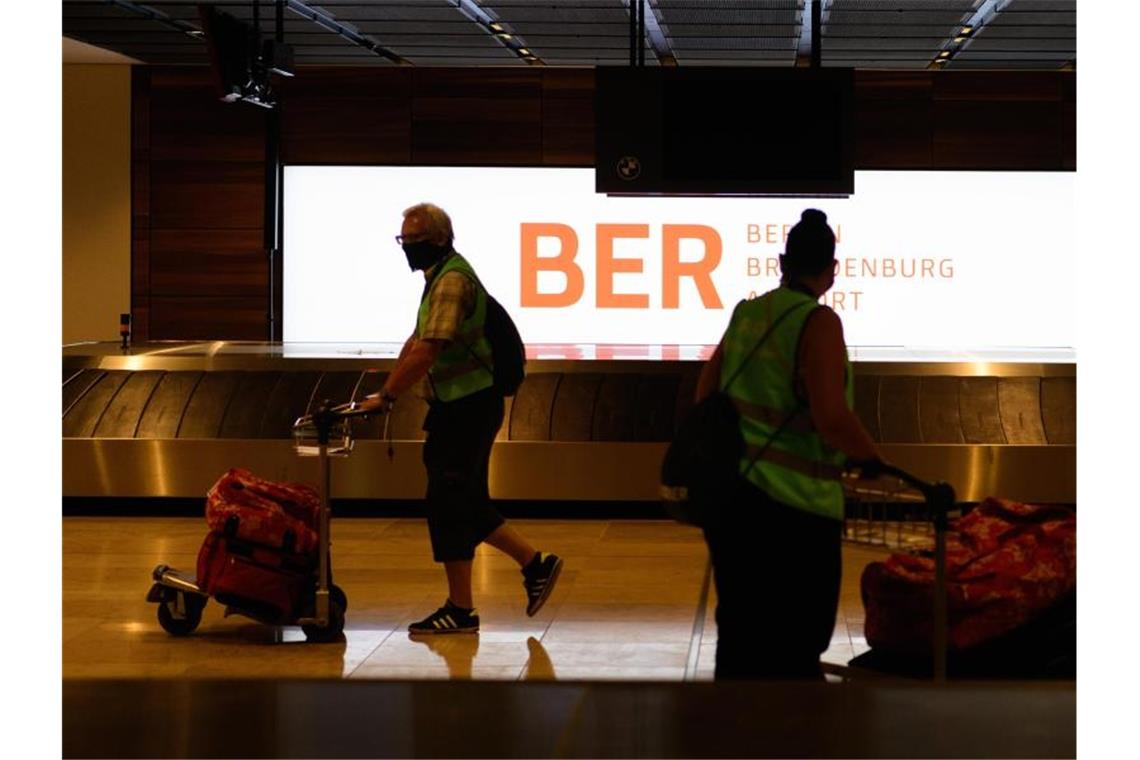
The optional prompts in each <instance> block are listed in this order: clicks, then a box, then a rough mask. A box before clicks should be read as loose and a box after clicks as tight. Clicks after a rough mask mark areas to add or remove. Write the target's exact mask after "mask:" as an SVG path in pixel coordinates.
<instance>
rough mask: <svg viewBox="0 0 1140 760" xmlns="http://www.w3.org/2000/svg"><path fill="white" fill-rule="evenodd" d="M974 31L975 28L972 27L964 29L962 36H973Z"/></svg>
mask: <svg viewBox="0 0 1140 760" xmlns="http://www.w3.org/2000/svg"><path fill="white" fill-rule="evenodd" d="M973 31H974V27H972V26H964V27H962V34H971V33H972V32H973Z"/></svg>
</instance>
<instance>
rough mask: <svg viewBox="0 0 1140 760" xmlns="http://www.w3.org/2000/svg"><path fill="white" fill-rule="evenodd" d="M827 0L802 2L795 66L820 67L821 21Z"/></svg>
mask: <svg viewBox="0 0 1140 760" xmlns="http://www.w3.org/2000/svg"><path fill="white" fill-rule="evenodd" d="M825 4H828V0H804V9H803V11H802V15H801V17H800V39H799V42H798V43H797V44H796V66H801V67H805V66H810V67H812V68H813V69H818V68H819V67H820V66H821V65H822V49H823V20H824V16H825V15H826V12H827V10H826V9H825V8H824V5H825Z"/></svg>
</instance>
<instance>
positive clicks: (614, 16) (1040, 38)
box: [61, 0, 1076, 69]
mask: <svg viewBox="0 0 1140 760" xmlns="http://www.w3.org/2000/svg"><path fill="white" fill-rule="evenodd" d="M138 4H139V5H144V6H146V7H149V8H152V9H154V10H156V11H159V12H160V13H163V14H165V15H166V16H168V17H170V18H171V19H177V20H179V21H181V22H182V23H184V24H190V25H192V26H194V27H197V26H198V23H199V22H198V10H197V3H195V2H187V1H186V0H148V1H147V2H139V3H138ZM209 4H212V5H215V6H218V7H219V8H221V9H223V10H225V11H226V12H228V13H231V14H232V15H234V16H237V17H238V18H242V19H245V20H249V19H251V17H252V7H251V1H250V0H215V1H214V2H212V3H209ZM309 5H310V6H313V7H315V8H318V9H319V10H321V11H322V12H323V13H325V14H327V15H329V16H331V17H333V18H335V19H336V20H337V21H338V22H340V23H342V24H345V25H346V26H348V27H350V28H351V29H353V30H355V31H356V32H358V33H359V34H361V35H363V36H365V37H367V38H368V39H370V40H371V41H373V42H374V43H376V44H378V45H380V46H382V47H383V48H385V49H387V50H389V51H391V52H393V53H395V54H397V55H399V56H400V57H402V58H403V59H404V60H406V61H407V62H409V63H411V64H413V65H423V66H440V65H446V66H499V65H526V63H525V62H524V61H521V60H520V59H519V57H518V56H517V55H516V54H515V53H514V52H513V51H512V50H510V49H509V48H508V47H507V46H506V45H505V44H504V43H503V42H502V41H500V40H499V39H497V38H496V37H495V35H494V34H493V33H491V32H490V31H489V29H488V28H487V27H486V25H485V24H484V23H480V19H481V20H482V21H483V22H487V21H497V22H499V23H501V24H502V25H503V27H504V29H505V30H506V31H507V32H510V33H511V34H512V35H514V38H515V39H514V41H513V44H524V45H526V46H527V47H528V48H529V49H530V50H531V51H532V52H533V53H534V54H535V55H537V56H538V58H539V63H540V64H541V65H547V66H583V65H585V66H590V65H614V64H624V63H626V62H628V60H629V20H630V17H629V9H628V6H629V0H545V1H541V0H321V1H320V2H310V3H309ZM647 5H648V8H649V10H650V12H651V14H652V16H651V18H650V19H649V22H650V23H649V27H650V33H651V35H655V36H653V40H654V44H655V46H656V47H657V51H659V52H660V53H661V54H662V55H664V56H665V59H666V61H667V62H670V63H671V62H673V61H674V60H675V62H676V63H677V64H678V65H682V66H683V65H732V64H734V63H735V64H737V65H743V66H772V65H784V66H792V65H795V64H796V60H797V54H800V55H802V52H803V50H804V46H805V44H806V43H807V42H808V40H807V38H806V37H805V36H804V35H803V34H802V31H803V29H802V24H803V23H804V21H805V18H806V19H807V21H808V23H810V14H805V11H804V7H805V4H804V2H803V0H648V3H647ZM983 6H985V8H986V9H987V10H988V11H989V9H990V8H991V6H990V5H987V4H985V3H984V2H983V0H823V5H822V21H823V39H822V43H821V50H822V61H823V65H825V66H829V65H830V66H854V67H858V68H907V69H909V68H916V67H921V66H929V65H931V61H933V60H934V58H935V57H936V56H937V55H938V53H939V51H940V50H943V49H951V50H954V56H953V57H952V58H951V59H950V61H949V62H948V63H947V64H946V65H947V66H948V67H955V66H961V67H975V68H976V67H984V66H990V67H993V68H1033V67H1035V66H1036V67H1040V68H1057V67H1058V66H1060V65H1064V64H1066V63H1069V62H1071V61H1073V60H1075V58H1076V1H1075V0H1002V2H999V3H997V4H996V6H993V7H994V8H996V9H997V10H996V12H988V13H987V17H986V18H985V19H983V21H984V23H983V24H982V25H981V26H979V28H978V29H977V31H976V32H975V34H974V35H973V36H972V38H970V39H968V40H966V41H964V42H963V43H961V44H960V46H959V45H958V44H955V43H952V42H951V40H952V39H953V38H954V35H955V34H957V33H958V32H959V30H960V29H961V26H962V25H963V24H965V23H966V22H967V21H970V20H971V19H972V18H973V17H974V15H975V13H976V12H977V11H978V9H979V8H981V7H983ZM61 8H62V21H63V33H64V35H65V36H67V37H71V38H74V39H77V40H81V41H83V42H87V43H89V44H92V45H96V46H98V47H101V48H105V49H107V50H112V51H115V52H119V53H123V54H124V55H129V56H131V57H133V58H137V59H139V60H142V61H144V62H147V63H155V64H162V63H179V64H206V63H207V56H206V45H205V43H204V41H203V40H201V39H200V38H195V37H192V36H190V35H187V34H185V33H184V32H181V31H179V30H177V29H175V28H171V26H169V25H164V24H162V23H160V22H158V21H155V20H153V19H148V18H143V17H140V16H139V15H136V14H134V13H131V12H129V11H127V10H124V9H122V8H120V7H117V6H115V5H113V4H111V3H108V2H105V1H104V0H66V1H65V2H62V3H61ZM979 15H981V14H979ZM273 16H274V13H273V7H272V3H271V0H263V4H262V6H261V25H262V29H263V32H265V33H266V34H269V33H270V32H271V30H272V28H273ZM284 26H285V38H286V41H287V42H289V43H290V44H292V45H293V46H294V55H295V58H296V61H297V63H298V64H299V65H311V64H334V65H391V64H390V61H388V60H387V59H385V58H384V57H382V56H381V55H378V54H376V53H374V52H372V51H370V50H368V49H366V48H365V47H362V46H360V45H357V44H355V43H353V42H352V41H350V40H348V39H346V38H344V37H342V36H340V35H338V34H336V33H334V32H332V31H329V30H327V29H324V28H322V27H321V26H319V25H317V24H315V23H313V22H312V21H311V20H310V19H307V18H304V17H302V16H301V15H298V14H297V13H294V12H292V11H287V12H286V15H285V25H284ZM801 61H802V59H801ZM646 63H647V64H648V65H656V64H657V63H658V61H657V56H656V54H655V51H654V50H653V49H652V48H647V52H646Z"/></svg>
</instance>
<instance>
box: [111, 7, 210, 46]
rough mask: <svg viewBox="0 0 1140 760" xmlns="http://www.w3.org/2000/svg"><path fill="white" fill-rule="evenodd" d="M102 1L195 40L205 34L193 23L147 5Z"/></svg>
mask: <svg viewBox="0 0 1140 760" xmlns="http://www.w3.org/2000/svg"><path fill="white" fill-rule="evenodd" d="M103 2H104V3H105V4H107V5H113V6H115V7H116V8H122V9H123V10H125V11H128V12H129V13H133V14H135V15H136V16H142V17H143V18H149V19H151V20H152V21H156V22H158V23H160V24H162V25H163V26H166V27H169V28H171V29H174V30H175V31H178V32H182V33H183V34H185V35H188V36H190V37H193V38H194V39H196V40H200V39H202V38H203V37H204V36H205V33H204V32H203V31H202V30H201V29H199V28H198V27H196V26H194V25H193V24H190V23H187V22H185V21H183V20H182V19H178V18H174V17H172V16H168V15H166V14H165V13H163V12H162V11H157V10H155V9H154V8H151V7H149V6H146V5H141V4H139V3H132V2H130V0H103Z"/></svg>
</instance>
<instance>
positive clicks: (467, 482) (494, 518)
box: [424, 389, 503, 562]
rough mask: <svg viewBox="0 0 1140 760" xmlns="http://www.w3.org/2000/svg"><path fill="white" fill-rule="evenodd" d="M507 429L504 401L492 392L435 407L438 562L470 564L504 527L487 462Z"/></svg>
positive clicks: (427, 456)
mask: <svg viewBox="0 0 1140 760" xmlns="http://www.w3.org/2000/svg"><path fill="white" fill-rule="evenodd" d="M502 424H503V397H502V396H500V395H499V394H498V393H497V392H495V391H494V390H493V389H487V390H485V391H480V392H478V393H475V394H472V395H470V396H467V397H466V398H461V399H459V400H458V401H451V402H447V403H439V402H437V403H433V404H432V405H431V408H430V409H429V410H428V413H427V417H426V418H425V419H424V430H425V431H426V432H427V440H426V441H425V442H424V466H425V467H426V468H427V475H428V490H427V521H428V532H429V534H430V535H431V549H432V556H433V557H434V558H435V561H436V562H452V561H459V560H470V559H474V557H475V547H476V546H478V545H479V544H480V543H482V542H483V540H484V539H486V538H487V536H489V535H490V534H491V533H492V532H494V530H495V529H496V528H498V527H499V526H500V525H502V524H503V517H502V515H500V514H499V513H498V511H497V510H496V509H495V508H494V507H493V506H491V497H490V494H489V493H488V490H487V463H488V462H489V461H490V458H491V445H492V444H493V443H494V441H495V435H496V434H497V433H498V432H499V427H500V426H501V425H502Z"/></svg>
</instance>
